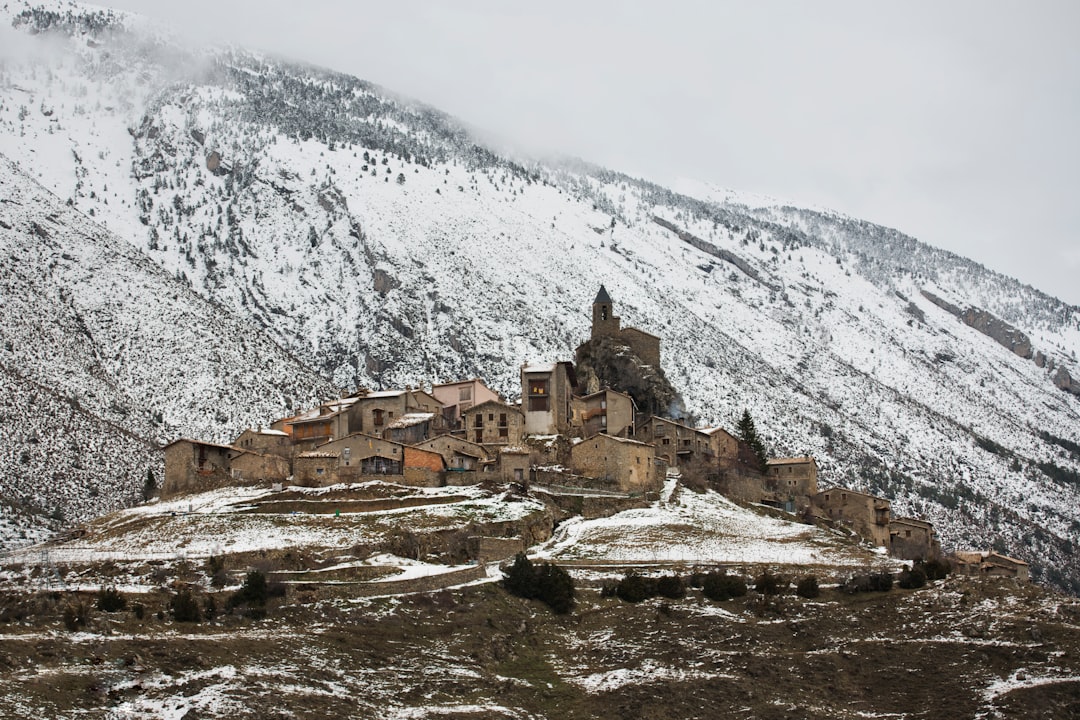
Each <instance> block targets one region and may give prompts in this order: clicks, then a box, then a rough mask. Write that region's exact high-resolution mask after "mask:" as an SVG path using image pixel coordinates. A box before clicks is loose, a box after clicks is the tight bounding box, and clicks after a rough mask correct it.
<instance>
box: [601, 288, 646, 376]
mask: <svg viewBox="0 0 1080 720" xmlns="http://www.w3.org/2000/svg"><path fill="white" fill-rule="evenodd" d="M621 324H622V321H621V320H619V318H618V317H616V316H615V306H614V303H613V302H612V301H611V296H610V295H608V292H607V290H605V289H604V286H603V285H601V286H600V292H598V293H596V299H595V300H593V307H592V336H591V339H593V340H598V339H600V338H612V339H615V340H618V341H619V342H620V343H622V344H624V345H626V346H627V347H629V348H630V349H631V350H632V351H633V352H634V354H635V355H637V356H638V357H639V358H641V359H642V360H643V361H644V362H646V363H647V364H649V365H652V366H653V367H657V368H658V367H660V338H659V337H657V336H656V335H652V334H650V333H647V332H645V331H643V330H638V329H637V328H630V327H628V328H624V327H621Z"/></svg>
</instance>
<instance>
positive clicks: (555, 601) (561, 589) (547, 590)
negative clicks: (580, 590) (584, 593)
mask: <svg viewBox="0 0 1080 720" xmlns="http://www.w3.org/2000/svg"><path fill="white" fill-rule="evenodd" d="M536 596H537V597H538V598H539V599H540V600H541V601H543V602H544V603H545V604H547V606H548V607H549V608H551V609H552V610H553V611H554V612H556V613H558V614H560V615H564V614H566V613H568V612H570V611H571V610H573V609H574V580H573V578H571V577H570V573H568V572H566V571H565V570H563V569H562V568H561V567H559V566H558V565H556V564H554V563H544V564H543V565H541V566H540V571H539V572H538V573H537V578H536Z"/></svg>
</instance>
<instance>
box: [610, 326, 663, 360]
mask: <svg viewBox="0 0 1080 720" xmlns="http://www.w3.org/2000/svg"><path fill="white" fill-rule="evenodd" d="M619 337H620V338H621V339H622V341H623V342H625V343H626V344H627V345H629V346H630V349H631V350H633V351H634V354H635V355H637V356H638V357H639V358H641V359H642V360H644V361H645V362H646V363H648V364H649V365H652V366H653V367H657V368H658V367H660V338H658V337H656V336H654V335H650V334H649V333H646V332H643V331H641V330H638V329H637V328H623V329H622V331H620V333H619Z"/></svg>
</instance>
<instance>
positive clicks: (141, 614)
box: [131, 603, 146, 620]
mask: <svg viewBox="0 0 1080 720" xmlns="http://www.w3.org/2000/svg"><path fill="white" fill-rule="evenodd" d="M131 612H133V613H135V619H136V620H142V619H143V618H145V617H146V608H145V607H144V606H143V604H142V603H135V604H134V605H132V606H131Z"/></svg>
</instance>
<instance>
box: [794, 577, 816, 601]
mask: <svg viewBox="0 0 1080 720" xmlns="http://www.w3.org/2000/svg"><path fill="white" fill-rule="evenodd" d="M795 594H796V595H798V596H799V597H801V598H816V597H817V596H818V595H821V588H819V587H818V581H817V577H816V576H814V575H807V576H806V577H804V578H802V579H801V580H799V584H798V585H796V586H795Z"/></svg>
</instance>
